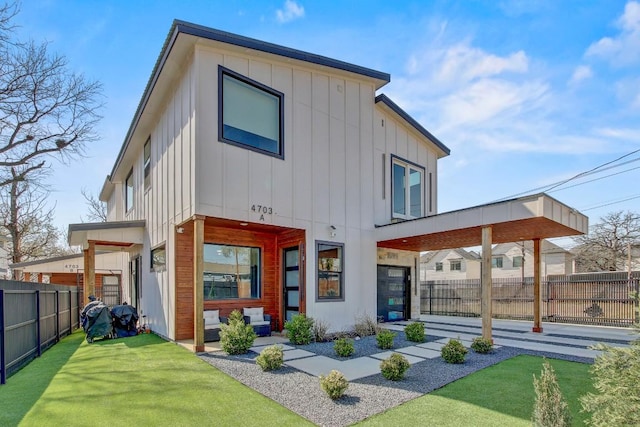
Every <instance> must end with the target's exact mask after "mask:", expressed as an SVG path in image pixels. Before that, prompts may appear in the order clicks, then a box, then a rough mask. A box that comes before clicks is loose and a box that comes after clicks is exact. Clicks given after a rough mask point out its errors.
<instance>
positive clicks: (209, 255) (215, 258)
mask: <svg viewBox="0 0 640 427" xmlns="http://www.w3.org/2000/svg"><path fill="white" fill-rule="evenodd" d="M232 298H260V249H259V248H249V247H242V246H230V245H216V244H205V245H204V299H205V300H212V299H214V300H215V299H232Z"/></svg>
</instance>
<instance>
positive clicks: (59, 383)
mask: <svg viewBox="0 0 640 427" xmlns="http://www.w3.org/2000/svg"><path fill="white" fill-rule="evenodd" d="M125 422H126V424H132V425H145V426H191V425H194V426H195V425H239V424H242V425H243V426H265V425H278V426H281V425H282V426H286V425H290V426H294V425H295V426H299V425H311V424H310V423H308V422H307V421H306V420H305V419H304V418H302V417H300V416H298V415H296V414H294V413H293V412H291V411H289V410H288V409H286V408H284V407H282V406H280V405H278V404H277V403H275V402H273V401H272V400H270V399H268V398H266V397H264V396H262V395H261V394H259V393H257V392H255V391H253V390H251V389H250V388H248V387H246V386H244V385H242V384H240V383H239V382H237V381H236V380H234V379H232V378H230V377H228V376H227V375H225V374H223V373H221V372H220V371H218V370H216V369H215V368H213V367H212V366H210V365H209V364H207V363H205V362H203V361H202V360H200V359H198V358H197V357H195V356H194V355H193V354H192V353H190V352H189V351H187V350H185V349H183V348H181V347H179V346H177V345H176V344H173V343H169V342H166V341H164V340H162V339H160V338H158V337H157V336H155V335H152V334H150V335H139V336H136V337H131V338H123V339H118V340H107V341H97V342H95V343H93V344H90V345H89V344H87V343H86V341H84V334H83V333H81V332H78V333H75V334H73V335H71V336H69V337H66V338H65V339H63V340H62V341H61V342H60V343H58V344H56V345H55V346H54V347H52V348H51V349H50V350H48V351H46V352H45V353H44V354H43V355H42V357H40V358H38V359H36V360H34V361H33V362H32V363H31V364H29V365H28V366H27V367H25V368H24V369H22V370H21V371H19V372H18V373H16V374H15V375H13V376H12V377H10V378H9V379H8V380H7V384H6V385H3V386H0V426H17V425H20V426H49V425H51V426H63V425H64V426H86V425H91V426H101V425H104V426H113V425H118V424H122V423H125Z"/></svg>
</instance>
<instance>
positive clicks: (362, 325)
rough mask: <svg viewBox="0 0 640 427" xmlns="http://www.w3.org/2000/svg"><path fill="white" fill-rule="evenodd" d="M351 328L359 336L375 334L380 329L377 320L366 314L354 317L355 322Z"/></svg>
mask: <svg viewBox="0 0 640 427" xmlns="http://www.w3.org/2000/svg"><path fill="white" fill-rule="evenodd" d="M353 329H354V330H355V333H356V335H358V336H359V337H368V336H371V335H376V334H377V333H378V332H379V331H380V327H379V326H378V322H376V320H375V319H374V318H373V317H370V316H367V315H366V314H364V315H362V316H358V317H356V324H355V325H354V326H353Z"/></svg>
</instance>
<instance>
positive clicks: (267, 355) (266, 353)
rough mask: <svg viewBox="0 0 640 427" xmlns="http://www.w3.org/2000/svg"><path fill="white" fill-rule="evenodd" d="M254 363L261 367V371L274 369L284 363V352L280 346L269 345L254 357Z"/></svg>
mask: <svg viewBox="0 0 640 427" xmlns="http://www.w3.org/2000/svg"><path fill="white" fill-rule="evenodd" d="M256 363H257V364H258V365H259V366H260V367H261V368H262V370H263V371H275V370H276V369H280V368H281V367H282V364H283V363H284V352H283V351H282V346H279V345H271V346H269V347H266V348H265V349H264V350H262V351H261V352H260V354H259V355H258V357H256Z"/></svg>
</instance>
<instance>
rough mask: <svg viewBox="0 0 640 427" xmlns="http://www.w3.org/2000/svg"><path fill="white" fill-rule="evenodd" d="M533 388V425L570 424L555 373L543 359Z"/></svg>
mask: <svg viewBox="0 0 640 427" xmlns="http://www.w3.org/2000/svg"><path fill="white" fill-rule="evenodd" d="M533 388H534V389H535V391H536V403H535V407H534V409H533V416H532V419H531V421H532V422H533V425H534V427H568V426H570V425H571V412H570V411H569V405H567V402H566V401H565V400H564V397H563V396H562V393H561V392H560V387H559V386H558V381H557V380H556V373H555V372H554V370H553V367H552V366H551V365H550V364H549V362H548V361H546V360H545V361H544V364H543V365H542V372H541V373H540V379H538V378H536V376H535V374H534V375H533ZM636 409H637V408H636Z"/></svg>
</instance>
